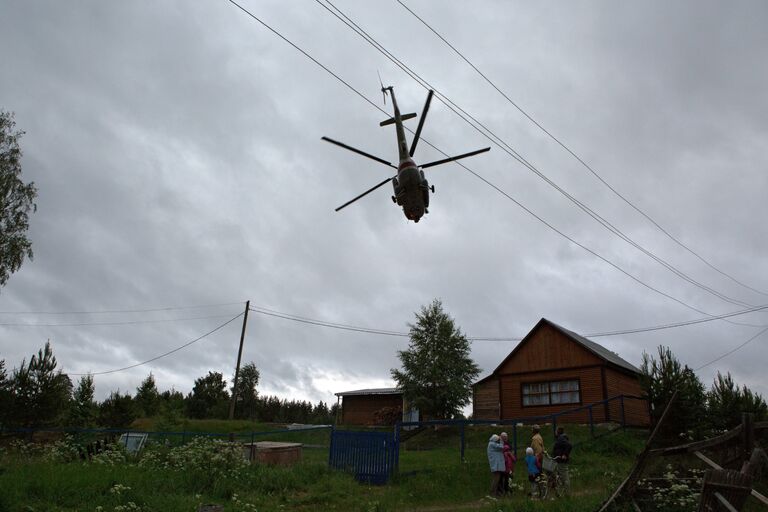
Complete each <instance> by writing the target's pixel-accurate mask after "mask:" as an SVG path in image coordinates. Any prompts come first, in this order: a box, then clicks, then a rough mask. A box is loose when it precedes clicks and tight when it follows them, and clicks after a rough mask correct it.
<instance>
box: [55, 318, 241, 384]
mask: <svg viewBox="0 0 768 512" xmlns="http://www.w3.org/2000/svg"><path fill="white" fill-rule="evenodd" d="M242 315H243V313H240V314H238V315H237V316H235V317H233V318H230V319H229V320H227V321H226V322H224V323H223V324H221V325H220V326H218V327H216V328H215V329H213V330H211V331H208V332H207V333H205V334H203V335H202V336H200V337H198V338H195V339H193V340H192V341H189V342H187V343H185V344H183V345H181V346H178V347H176V348H174V349H173V350H169V351H168V352H166V353H164V354H160V355H159V356H155V357H153V358H152V359H147V360H146V361H142V362H140V363H136V364H132V365H129V366H123V367H122V368H115V369H113V370H104V371H101V372H89V373H68V374H67V375H74V376H81V375H106V374H108V373H117V372H122V371H124V370H130V369H131V368H136V367H137V366H142V365H145V364H147V363H151V362H153V361H157V360H158V359H161V358H163V357H166V356H169V355H171V354H173V353H175V352H178V351H179V350H181V349H184V348H187V347H188V346H190V345H192V344H193V343H197V342H198V341H200V340H202V339H204V338H206V337H208V336H210V335H211V334H213V333H215V332H216V331H218V330H219V329H221V328H223V327H224V326H226V325H228V324H230V323H232V322H234V321H235V320H237V319H238V318H240V317H241V316H242Z"/></svg>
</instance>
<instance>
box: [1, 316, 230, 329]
mask: <svg viewBox="0 0 768 512" xmlns="http://www.w3.org/2000/svg"><path fill="white" fill-rule="evenodd" d="M212 318H229V315H212V316H192V317H186V318H162V319H156V320H127V321H124V322H77V323H69V324H25V323H21V322H7V323H0V326H2V327H85V326H92V325H135V324H160V323H166V322H183V321H187V320H208V319H212Z"/></svg>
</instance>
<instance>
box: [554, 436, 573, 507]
mask: <svg viewBox="0 0 768 512" xmlns="http://www.w3.org/2000/svg"><path fill="white" fill-rule="evenodd" d="M572 449H573V445H572V444H571V442H570V441H569V440H568V436H567V435H566V434H565V430H564V429H563V427H558V429H557V439H556V440H555V446H553V447H552V458H553V459H554V460H555V462H557V466H556V467H555V471H556V472H557V474H558V475H559V476H560V481H561V482H562V484H563V490H564V491H565V494H568V493H570V491H571V479H570V476H569V475H568V463H569V462H570V461H571V450H572Z"/></svg>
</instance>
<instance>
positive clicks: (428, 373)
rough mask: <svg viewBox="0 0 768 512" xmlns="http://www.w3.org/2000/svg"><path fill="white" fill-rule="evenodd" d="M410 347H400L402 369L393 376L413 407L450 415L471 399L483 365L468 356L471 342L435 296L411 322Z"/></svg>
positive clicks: (430, 413)
mask: <svg viewBox="0 0 768 512" xmlns="http://www.w3.org/2000/svg"><path fill="white" fill-rule="evenodd" d="M409 327H410V342H409V345H408V350H401V351H398V353H397V355H398V357H399V358H400V362H401V364H402V370H396V369H392V370H391V373H392V378H393V379H395V381H396V382H397V385H398V387H399V388H400V389H401V390H402V391H403V397H404V398H405V400H406V401H407V402H408V403H410V404H411V405H412V406H413V407H416V408H418V409H419V411H420V412H421V413H422V414H424V415H426V416H428V417H431V418H438V419H448V418H452V417H454V416H456V415H458V414H459V413H460V412H461V409H462V408H463V407H464V406H465V405H467V404H469V403H470V398H471V396H472V383H473V382H474V380H475V379H476V378H477V375H478V374H479V373H480V369H479V368H478V367H477V365H476V364H475V363H474V361H472V359H471V358H470V356H469V353H470V343H469V340H467V338H466V336H464V335H463V334H462V333H461V329H459V328H458V327H456V325H455V324H454V320H453V318H451V317H450V316H449V315H448V314H447V313H445V312H444V311H443V305H442V303H441V302H440V301H439V300H437V299H435V300H434V301H432V303H431V304H430V305H429V306H423V307H422V308H421V312H420V313H417V314H416V323H415V324H409Z"/></svg>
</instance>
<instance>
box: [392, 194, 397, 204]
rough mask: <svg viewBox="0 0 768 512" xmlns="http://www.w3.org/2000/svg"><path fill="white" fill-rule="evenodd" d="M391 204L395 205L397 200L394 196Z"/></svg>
mask: <svg viewBox="0 0 768 512" xmlns="http://www.w3.org/2000/svg"><path fill="white" fill-rule="evenodd" d="M392 202H393V203H395V204H397V198H396V197H395V196H392Z"/></svg>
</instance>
